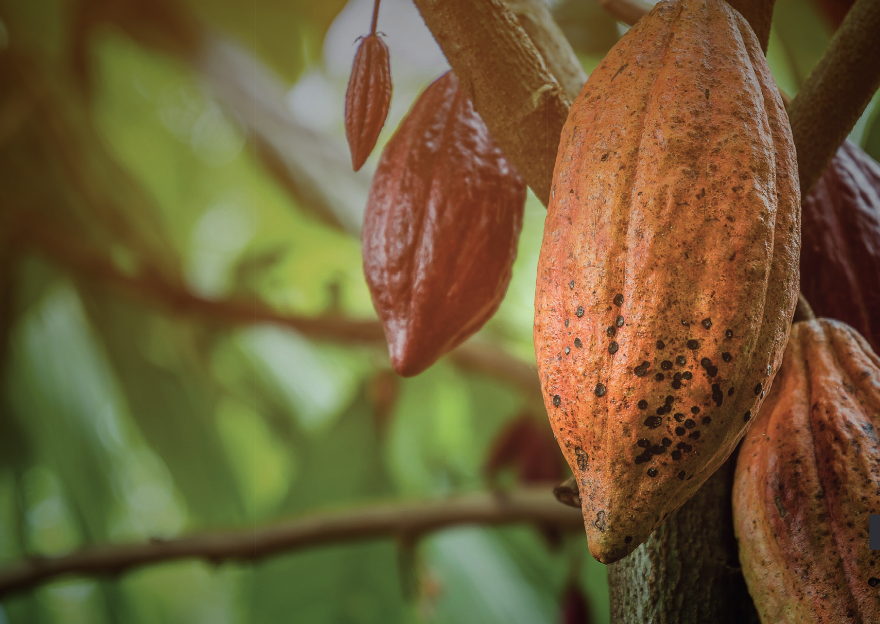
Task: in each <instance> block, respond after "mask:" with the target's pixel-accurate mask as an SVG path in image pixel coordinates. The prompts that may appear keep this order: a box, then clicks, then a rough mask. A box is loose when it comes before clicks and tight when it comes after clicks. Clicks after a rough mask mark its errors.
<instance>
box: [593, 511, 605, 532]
mask: <svg viewBox="0 0 880 624" xmlns="http://www.w3.org/2000/svg"><path fill="white" fill-rule="evenodd" d="M593 526H594V527H596V528H597V529H599V530H600V531H602V532H603V533H604V532H605V512H604V511H600V512H599V513H597V514H596V521H595V522H594V523H593Z"/></svg>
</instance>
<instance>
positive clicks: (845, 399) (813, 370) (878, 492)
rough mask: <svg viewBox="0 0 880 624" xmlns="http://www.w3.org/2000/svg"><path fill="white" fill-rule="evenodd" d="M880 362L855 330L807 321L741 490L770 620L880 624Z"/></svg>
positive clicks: (737, 517)
mask: <svg viewBox="0 0 880 624" xmlns="http://www.w3.org/2000/svg"><path fill="white" fill-rule="evenodd" d="M878 433H880V358H878V357H877V355H876V354H875V353H874V351H873V350H872V349H871V347H870V345H869V344H868V343H867V341H866V340H865V339H864V338H862V337H861V336H860V335H859V334H858V332H856V331H855V330H854V329H853V328H851V327H849V326H848V325H844V324H843V323H840V322H838V321H833V320H830V319H817V320H812V321H804V322H801V323H796V324H795V325H794V326H793V327H792V329H791V335H790V338H789V341H788V346H787V347H786V350H785V357H784V359H783V362H782V368H781V369H780V371H779V374H778V375H777V376H776V381H775V382H774V383H773V388H772V389H771V390H770V393H769V396H768V397H767V400H766V402H765V403H764V405H763V407H762V408H761V411H760V412H759V414H758V416H757V418H756V419H755V423H754V424H753V425H752V428H751V429H750V430H749V432H748V434H746V437H745V440H744V441H743V445H742V448H741V449H740V453H739V457H738V459H737V466H736V473H735V480H734V488H733V519H734V529H735V531H736V536H737V540H738V542H739V557H740V561H741V563H742V568H743V574H744V575H745V579H746V583H747V585H748V588H749V593H750V594H751V595H752V598H753V599H754V602H755V606H756V607H757V608H758V613H759V614H760V616H761V621H762V622H763V623H764V624H787V623H791V624H793V623H795V622H797V623H799V624H807V623H811V624H812V623H815V624H818V623H819V622H824V623H832V622H833V623H835V624H836V623H838V622H852V623H859V624H862V623H864V624H867V623H868V622H880V551H876V550H875V551H872V550H869V543H868V517H869V515H870V514H880V442H878Z"/></svg>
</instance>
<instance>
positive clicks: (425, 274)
mask: <svg viewBox="0 0 880 624" xmlns="http://www.w3.org/2000/svg"><path fill="white" fill-rule="evenodd" d="M525 200H526V185H525V182H523V180H522V178H520V176H519V174H517V172H516V170H515V169H514V168H513V166H512V165H511V164H510V163H509V162H507V160H506V159H505V158H504V155H503V154H502V153H501V150H500V148H499V147H498V146H497V145H496V144H495V142H494V141H493V140H492V137H491V135H490V134H489V130H488V129H487V128H486V126H485V124H484V123H483V120H482V119H480V116H479V115H478V114H477V113H476V111H474V108H473V106H472V105H471V102H470V100H469V99H468V96H467V94H466V93H465V92H464V90H463V89H461V88H460V87H459V84H458V80H457V79H456V78H455V75H454V74H452V72H447V73H446V74H444V75H443V76H441V77H440V78H438V79H437V80H436V81H435V82H434V83H433V84H431V85H430V86H429V87H428V88H427V89H425V91H424V93H422V95H421V96H420V97H419V99H418V100H417V101H416V103H415V105H414V106H413V108H412V110H411V111H410V112H409V114H408V115H407V116H406V118H405V119H404V120H403V121H402V122H401V124H400V127H399V128H398V129H397V131H396V132H395V133H394V136H392V137H391V139H390V140H389V141H388V143H387V144H386V146H385V149H384V150H383V151H382V156H381V158H380V159H379V165H378V167H377V169H376V174H375V176H374V177H373V183H372V186H371V187H370V195H369V199H368V201H367V210H366V215H365V217H364V229H363V234H362V251H363V258H364V273H365V274H366V279H367V285H368V286H369V288H370V295H371V296H372V299H373V306H374V307H375V308H376V311H377V312H378V314H379V317H380V318H381V320H382V323H383V326H384V328H385V337H386V339H387V340H388V349H389V353H390V356H391V364H392V366H393V367H394V370H396V371H397V373H398V374H400V375H402V376H404V377H408V376H411V375H416V374H418V373H420V372H422V371H423V370H425V369H426V368H428V367H429V366H430V365H431V364H433V363H434V362H435V361H436V360H437V358H439V357H440V356H441V355H443V354H444V353H446V352H447V351H449V350H450V349H452V348H453V347H455V346H457V345H459V344H460V343H461V342H463V341H464V340H465V339H466V338H468V337H469V336H470V335H471V334H473V333H474V332H476V331H477V330H478V329H480V327H482V325H483V323H485V322H486V321H487V320H488V319H489V318H490V317H491V316H492V315H493V314H494V313H495V311H496V310H497V309H498V306H499V305H500V304H501V300H502V299H503V298H504V293H505V292H506V291H507V285H508V283H509V282H510V277H511V268H512V266H513V261H514V260H515V259H516V248H517V242H518V240H519V233H520V230H521V228H522V216H523V208H524V206H525Z"/></svg>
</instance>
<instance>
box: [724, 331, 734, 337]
mask: <svg viewBox="0 0 880 624" xmlns="http://www.w3.org/2000/svg"><path fill="white" fill-rule="evenodd" d="M724 335H725V336H727V337H728V338H733V330H732V329H728V330H727V331H726V332H724Z"/></svg>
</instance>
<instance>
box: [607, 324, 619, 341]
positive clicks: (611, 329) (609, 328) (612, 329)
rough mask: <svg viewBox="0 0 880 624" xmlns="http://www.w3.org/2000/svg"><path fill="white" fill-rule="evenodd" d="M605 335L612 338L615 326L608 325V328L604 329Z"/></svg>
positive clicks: (615, 331) (614, 333) (615, 333)
mask: <svg viewBox="0 0 880 624" xmlns="http://www.w3.org/2000/svg"><path fill="white" fill-rule="evenodd" d="M605 335H606V336H608V337H609V338H614V337H615V336H616V335H617V328H616V327H614V326H613V325H609V326H608V329H606V330H605Z"/></svg>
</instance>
